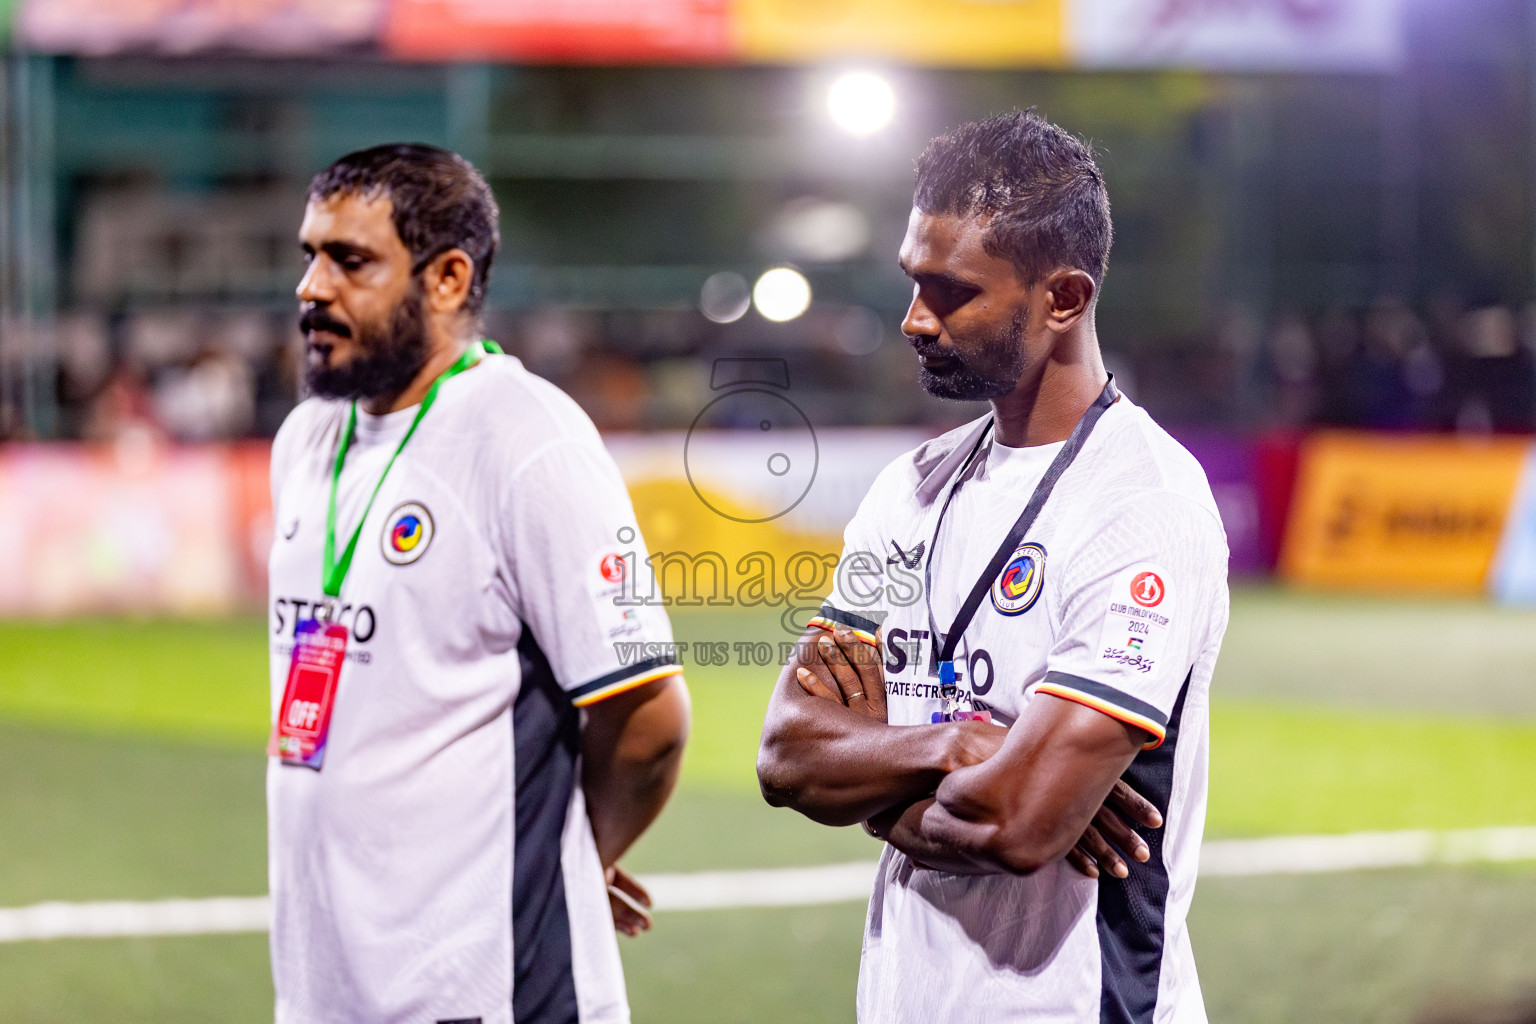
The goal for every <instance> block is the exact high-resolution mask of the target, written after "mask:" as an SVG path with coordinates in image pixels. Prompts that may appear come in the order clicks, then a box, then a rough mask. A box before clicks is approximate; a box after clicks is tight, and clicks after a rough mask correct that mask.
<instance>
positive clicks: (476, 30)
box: [384, 0, 736, 63]
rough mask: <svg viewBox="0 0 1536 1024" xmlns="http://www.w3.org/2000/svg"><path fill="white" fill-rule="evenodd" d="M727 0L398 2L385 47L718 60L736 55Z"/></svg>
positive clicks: (524, 56) (423, 54)
mask: <svg viewBox="0 0 1536 1024" xmlns="http://www.w3.org/2000/svg"><path fill="white" fill-rule="evenodd" d="M731 13H732V11H731V5H730V3H729V0H646V2H643V3H641V2H636V0H559V2H556V3H550V2H549V0H394V3H392V4H391V7H390V12H389V18H388V20H387V22H386V24H385V30H384V43H385V47H386V49H387V50H388V51H389V52H390V53H392V54H395V55H396V56H400V57H407V58H411V59H415V60H464V59H475V58H480V59H487V60H490V59H500V60H526V61H541V62H561V61H570V62H577V63H606V62H612V63H649V62H658V63H660V62H678V63H696V62H715V61H725V60H729V59H731V58H733V57H734V56H735V55H736V46H735V42H734V40H733V39H732V31H731V25H732V19H731Z"/></svg>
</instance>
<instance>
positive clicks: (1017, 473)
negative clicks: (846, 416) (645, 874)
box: [822, 397, 1228, 1024]
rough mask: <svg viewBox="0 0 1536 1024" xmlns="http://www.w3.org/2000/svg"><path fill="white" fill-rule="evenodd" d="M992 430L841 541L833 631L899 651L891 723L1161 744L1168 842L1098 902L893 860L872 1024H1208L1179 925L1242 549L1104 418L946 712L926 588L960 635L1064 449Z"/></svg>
mask: <svg viewBox="0 0 1536 1024" xmlns="http://www.w3.org/2000/svg"><path fill="white" fill-rule="evenodd" d="M985 422H986V421H985V420H978V421H976V422H974V423H972V424H969V425H967V426H965V427H962V428H959V429H957V430H955V431H952V432H950V433H949V434H946V435H944V436H942V437H939V438H936V439H934V440H933V441H930V442H928V443H927V444H925V445H923V446H921V447H919V448H918V449H917V450H916V451H914V452H912V453H910V454H909V455H906V456H903V457H902V458H900V459H898V460H896V461H895V462H894V463H892V464H891V465H890V466H888V467H887V468H886V469H885V470H884V471H883V472H882V473H881V475H880V477H879V479H878V480H877V481H876V483H875V484H874V485H873V487H872V488H871V489H870V491H869V494H868V495H867V496H866V498H865V500H864V502H863V505H862V506H861V507H860V509H859V512H858V514H857V515H856V517H855V518H854V520H853V521H852V522H851V523H850V524H849V526H848V529H847V533H846V538H845V540H846V548H845V551H844V555H843V561H842V563H841V564H840V566H839V572H838V576H837V580H836V585H835V589H834V592H833V594H832V595H831V597H830V598H829V599H828V602H827V605H826V606H825V607H824V608H823V610H822V621H823V622H836V621H840V622H843V623H846V624H849V625H851V626H854V627H855V628H856V629H858V630H860V631H861V632H863V633H864V634H866V635H870V634H873V632H874V630H875V629H876V628H877V627H879V628H880V629H881V630H882V631H883V654H884V658H885V673H886V697H887V703H888V707H889V716H890V721H891V723H892V724H894V725H917V724H921V723H928V722H931V721H933V720H934V715H935V714H936V713H937V714H943V713H945V712H954V711H957V710H958V711H964V712H972V711H976V712H980V711H985V712H987V713H988V714H989V715H990V716H991V718H992V720H993V721H994V722H995V723H998V724H1000V725H1011V724H1012V723H1013V722H1014V721H1015V720H1016V719H1017V718H1018V716H1019V715H1021V714H1022V713H1023V711H1024V708H1025V707H1026V705H1027V704H1028V703H1029V702H1030V701H1031V700H1039V699H1041V697H1040V695H1041V694H1049V695H1051V696H1052V697H1056V698H1061V699H1065V700H1071V701H1075V702H1077V703H1079V704H1083V705H1085V706H1087V707H1090V708H1094V709H1095V710H1097V711H1100V712H1102V713H1104V714H1106V715H1110V716H1112V717H1114V718H1117V719H1120V720H1121V721H1124V722H1128V723H1130V724H1132V725H1135V726H1136V727H1138V728H1139V729H1141V730H1143V731H1144V732H1145V733H1146V736H1147V742H1146V746H1145V748H1144V749H1143V751H1142V752H1141V754H1140V755H1138V756H1137V758H1136V760H1135V761H1134V763H1133V764H1132V765H1131V768H1130V770H1129V771H1128V772H1127V773H1126V776H1125V777H1126V779H1127V780H1128V781H1129V782H1130V784H1131V785H1132V786H1134V787H1135V788H1136V789H1137V790H1138V791H1139V792H1141V793H1142V794H1143V795H1145V796H1147V797H1148V798H1149V799H1151V800H1152V802H1153V803H1155V804H1156V805H1157V807H1158V809H1159V810H1160V811H1161V812H1162V814H1163V819H1164V822H1165V824H1164V826H1163V827H1162V828H1160V829H1153V830H1142V834H1143V836H1144V837H1145V838H1146V840H1147V843H1148V846H1149V847H1150V848H1151V854H1152V856H1151V860H1150V861H1149V862H1148V863H1146V864H1132V866H1131V869H1130V878H1129V879H1128V880H1125V881H1121V880H1119V879H1115V878H1111V877H1108V876H1104V877H1103V878H1101V879H1099V880H1096V881H1095V880H1090V879H1088V878H1086V877H1085V876H1083V875H1081V874H1079V873H1077V872H1076V871H1075V870H1074V869H1073V868H1071V867H1070V866H1069V865H1067V863H1066V862H1065V861H1058V862H1056V863H1054V864H1050V865H1048V866H1046V867H1045V868H1042V869H1041V870H1039V871H1037V872H1035V873H1034V874H1032V875H1029V876H1026V877H1017V876H1012V875H1004V874H995V875H970V876H968V875H955V874H949V873H946V872H942V871H933V870H929V869H926V868H922V867H919V866H917V865H916V864H914V863H913V862H912V861H911V860H909V859H908V858H907V857H906V856H905V855H903V854H901V853H900V852H898V851H897V850H895V849H894V848H893V847H890V846H887V847H886V849H885V852H884V855H883V856H882V858H881V862H880V870H879V873H878V876H877V879H876V882H875V888H874V894H873V896H872V898H871V900H870V907H869V917H868V922H867V927H866V931H865V938H864V952H863V960H862V965H861V969H860V975H859V993H858V1011H859V1020H860V1021H861V1022H863V1024H907V1022H910V1024H926V1022H931V1021H938V1020H942V1021H947V1022H951V1024H963V1022H982V1021H986V1022H989V1024H991V1022H1002V1021H1028V1022H1030V1024H1045V1022H1054V1024H1090V1022H1104V1024H1163V1022H1174V1021H1177V1022H1180V1024H1197V1022H1203V1021H1205V1019H1206V1018H1205V1010H1204V1005H1203V1002H1202V999H1201V995H1200V985H1199V981H1198V979H1197V977H1196V973H1195V964H1194V957H1193V954H1192V952H1191V948H1190V942H1189V935H1188V932H1187V930H1186V927H1185V920H1186V917H1187V914H1188V911H1189V905H1190V900H1191V897H1192V895H1193V892H1194V885H1195V874H1196V870H1197V868H1198V863H1199V848H1200V837H1201V833H1202V830H1203V828H1204V821H1205V804H1206V765H1207V721H1208V698H1209V692H1210V683H1211V673H1212V670H1213V669H1214V667H1215V664H1216V656H1217V653H1218V650H1219V648H1220V644H1221V637H1222V633H1223V632H1224V630H1225V628H1226V622H1227V584H1226V573H1227V557H1228V556H1227V546H1226V536H1225V533H1224V531H1223V529H1222V526H1221V520H1220V518H1219V517H1218V515H1217V511H1216V505H1215V502H1214V500H1213V499H1212V497H1211V491H1210V487H1209V485H1208V483H1207V481H1206V478H1205V474H1204V472H1203V471H1202V470H1201V468H1200V466H1199V464H1198V463H1197V462H1196V461H1195V460H1194V458H1193V457H1192V456H1190V454H1189V453H1188V452H1187V451H1185V450H1184V449H1183V448H1182V447H1181V446H1180V445H1179V444H1178V443H1177V442H1176V441H1174V440H1173V439H1172V438H1171V437H1169V436H1168V434H1167V433H1165V432H1164V431H1163V430H1162V429H1161V428H1159V427H1158V426H1157V424H1155V423H1154V422H1153V421H1152V419H1151V418H1150V417H1148V416H1147V414H1146V413H1145V412H1143V411H1142V410H1141V409H1139V408H1137V407H1136V406H1135V405H1133V404H1132V403H1131V402H1130V401H1129V400H1128V399H1125V398H1123V397H1122V398H1121V399H1120V400H1119V401H1118V402H1116V403H1115V404H1114V405H1112V406H1110V408H1109V409H1108V410H1106V411H1105V413H1104V415H1103V417H1102V419H1101V420H1100V421H1099V423H1098V425H1097V427H1096V429H1094V431H1093V432H1092V434H1090V435H1089V438H1088V440H1087V443H1086V444H1085V445H1084V446H1083V448H1082V450H1081V451H1080V452H1079V454H1078V455H1077V457H1076V459H1075V460H1074V461H1073V462H1072V464H1071V465H1070V467H1069V468H1068V469H1067V470H1066V472H1065V474H1064V475H1063V476H1062V477H1061V478H1060V480H1059V481H1058V482H1057V484H1056V486H1055V489H1054V491H1053V492H1052V494H1051V496H1050V499H1049V500H1048V501H1047V502H1046V504H1045V506H1044V509H1043V510H1042V512H1041V513H1040V515H1039V517H1038V519H1037V520H1036V521H1035V523H1034V525H1033V527H1032V528H1031V529H1030V530H1029V531H1028V532H1027V533H1026V535H1025V537H1024V538H1023V540H1022V542H1021V543H1020V544H1019V546H1018V547H1017V548H1016V549H1015V550H1014V552H1013V553H1012V555H1011V557H1010V559H1009V561H1008V563H1007V565H1006V566H1005V567H1004V569H1003V570H1002V571H1001V572H1000V573H999V574H998V576H997V577H996V578H994V579H992V580H991V581H990V582H989V591H988V595H987V599H986V600H984V601H983V602H982V604H981V608H980V610H979V611H978V612H977V613H976V615H975V617H974V618H973V619H972V620H971V623H970V625H969V627H968V628H967V629H966V630H965V632H964V634H963V636H962V639H961V640H960V641H959V643H958V646H957V651H956V654H955V658H954V662H955V665H956V668H957V680H956V683H957V686H956V691H957V692H956V693H955V694H954V699H953V700H951V701H948V702H946V700H945V696H944V695H943V694H942V693H941V690H940V680H939V678H938V675H937V670H936V665H935V663H934V661H935V659H934V639H933V637H932V635H931V634H932V632H933V629H934V627H933V626H931V625H930V618H929V612H928V609H927V603H926V601H925V599H924V594H923V579H924V575H925V572H926V573H927V574H928V575H929V576H931V580H932V588H931V590H932V593H931V595H930V596H931V601H932V621H933V622H934V623H936V624H937V629H938V630H947V629H948V628H949V627H950V624H951V623H952V622H953V621H954V619H955V616H956V614H957V612H958V611H959V609H960V606H961V603H962V602H963V601H964V599H965V597H966V595H967V594H968V593H969V592H970V590H971V588H972V586H973V584H975V583H976V581H977V579H978V577H979V575H980V574H981V573H982V572H983V571H984V570H985V568H986V567H987V565H988V563H989V561H990V559H991V557H992V556H993V554H994V553H995V552H996V550H997V547H998V545H999V544H1000V543H1001V542H1002V540H1003V538H1004V537H1005V536H1006V535H1007V533H1008V531H1009V528H1010V527H1011V526H1012V525H1013V523H1014V521H1015V520H1016V519H1017V518H1018V516H1019V513H1020V512H1021V511H1022V510H1023V508H1024V506H1025V503H1026V502H1027V501H1028V500H1029V498H1030V495H1031V494H1032V493H1033V492H1034V489H1035V487H1036V485H1037V484H1038V483H1039V481H1040V479H1041V478H1042V476H1043V475H1044V474H1045V472H1046V469H1047V467H1048V466H1049V465H1050V463H1051V461H1052V460H1053V459H1054V458H1055V456H1056V454H1057V453H1058V452H1059V451H1060V450H1061V448H1062V445H1061V444H1053V445H1043V446H1040V447H1035V448H1008V447H1004V446H1002V445H1000V444H998V443H997V442H996V441H995V440H992V439H991V438H990V435H988V436H987V438H986V439H983V436H982V434H983V428H984V426H985ZM978 442H980V448H979V450H978V451H977V455H976V457H975V459H974V460H973V461H972V462H971V464H970V466H969V468H968V469H965V470H964V471H963V473H962V467H963V466H964V463H965V458H966V456H967V455H968V454H969V453H971V452H972V451H973V449H976V446H977V444H978ZM962 476H963V479H962ZM957 483H959V484H960V486H959V489H958V491H956V492H955V497H954V499H953V501H952V503H951V504H950V507H949V510H948V512H947V513H946V514H944V515H943V517H942V523H941V522H940V521H939V520H940V515H939V512H940V509H941V508H942V507H943V505H944V501H945V498H946V496H947V495H948V493H949V491H950V489H951V488H952V487H954V486H955V485H956V484H957ZM930 562H931V563H932V564H931V566H930V564H929V563H930Z"/></svg>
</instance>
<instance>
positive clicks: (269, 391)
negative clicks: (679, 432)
mask: <svg viewBox="0 0 1536 1024" xmlns="http://www.w3.org/2000/svg"><path fill="white" fill-rule="evenodd" d="M1109 283H1110V286H1111V287H1112V286H1113V276H1111V279H1110V282H1109ZM882 313H883V315H882ZM899 315H900V314H899V313H898V312H894V311H890V310H886V311H881V312H877V311H874V310H870V309H867V308H866V307H860V306H853V307H844V308H840V309H836V310H831V311H827V310H814V311H812V312H810V313H808V314H807V315H805V316H804V317H802V318H800V319H799V320H797V321H795V322H794V323H793V324H790V325H769V324H767V323H764V324H762V325H761V326H757V327H756V329H755V330H754V329H753V328H754V326H756V325H752V324H745V325H742V326H741V327H740V328H739V329H737V330H733V329H732V328H733V327H735V326H736V325H719V324H714V323H711V322H710V321H709V320H708V319H707V318H706V317H705V316H704V315H703V314H701V313H699V312H697V311H691V310H677V311H650V312H644V313H629V314H624V313H615V312H594V311H582V310H569V309H561V308H558V307H550V308H546V309H535V310H529V311H526V312H524V313H520V314H510V313H505V312H493V313H492V314H491V315H490V317H489V318H488V323H487V333H488V334H489V335H491V336H493V337H495V338H497V339H499V340H500V341H501V342H502V343H503V344H504V345H505V346H506V347H507V349H508V351H510V352H512V353H514V354H516V355H519V356H521V357H522V358H523V360H524V361H525V362H526V363H527V364H528V365H529V366H530V367H531V368H532V369H534V370H535V371H536V372H538V373H540V374H542V375H544V376H546V377H548V378H550V379H551V380H553V381H555V382H556V383H557V384H559V385H560V386H561V387H562V388H564V389H565V390H566V391H568V392H569V393H570V394H572V395H573V396H575V398H576V399H577V401H578V402H580V403H581V404H582V406H583V407H584V408H585V409H586V410H587V412H588V413H589V414H590V415H591V416H592V417H593V419H594V420H595V421H596V422H597V424H598V426H599V427H600V428H602V429H605V430H641V429H684V428H686V427H687V426H688V425H689V424H690V422H691V421H692V420H693V418H694V416H696V415H697V414H698V412H699V410H701V409H702V408H703V407H704V406H705V405H706V404H708V402H709V400H710V397H711V393H710V389H709V388H710V379H709V359H710V357H711V356H714V355H726V354H730V355H741V354H758V355H774V356H779V357H783V358H785V359H786V360H787V361H788V363H789V365H790V378H791V387H792V390H793V393H794V395H795V396H796V399H797V404H800V405H801V406H802V408H805V409H806V410H807V414H808V415H811V416H812V419H813V422H815V423H817V424H822V425H861V424H868V423H880V424H891V423H896V424H932V425H934V426H939V425H944V424H947V423H950V422H955V421H958V420H960V419H962V418H964V417H967V416H970V415H974V414H976V409H975V408H974V407H972V406H959V405H946V404H942V403H937V402H931V401H928V400H925V399H924V398H923V397H922V396H921V395H920V393H919V392H918V389H917V388H916V386H915V364H914V360H913V358H912V355H911V353H910V351H909V350H908V348H907V346H906V345H905V343H904V339H903V337H902V335H901V333H900V330H899V326H898V324H897V319H898V317H899ZM294 320H295V317H294V316H293V315H291V314H284V313H276V312H272V311H267V310H263V309H260V308H253V309H245V310H222V311H204V310H198V309H193V310H189V311H162V312H153V313H133V314H119V315H115V316H108V315H102V314H99V313H85V312H80V313H73V314H70V315H68V316H65V317H63V318H61V319H60V320H59V321H58V322H57V324H56V325H55V330H56V331H57V333H58V344H59V352H60V357H61V360H60V366H59V375H58V389H59V390H58V402H59V414H60V425H61V430H60V435H61V436H63V437H69V438H79V439H84V440H92V441H103V440H112V439H115V438H119V437H121V436H123V435H124V434H128V433H135V432H140V433H147V434H150V435H152V436H155V437H159V438H165V439H175V440H179V441H209V440H227V439H236V438H245V437H269V436H271V435H272V434H273V433H274V432H275V431H276V429H277V427H278V426H279V425H280V424H281V422H282V420H283V417H284V416H285V415H286V413H287V411H288V410H289V409H290V408H291V407H292V405H293V403H294V401H295V400H296V396H297V395H298V393H299V389H300V384H299V378H300V376H301V374H300V370H299V367H300V362H299V361H300V358H301V341H300V338H299V336H298V333H297V329H296V328H295V327H294ZM615 338H617V339H622V344H619V343H615V342H614V341H613V340H611V339H615ZM1104 341H1105V345H1106V349H1107V351H1108V359H1109V362H1110V366H1111V368H1112V369H1113V370H1114V371H1115V373H1116V374H1117V376H1118V377H1119V379H1120V380H1121V381H1122V383H1123V385H1124V386H1125V388H1126V390H1127V391H1128V393H1129V394H1131V395H1132V397H1133V398H1134V399H1135V400H1137V401H1138V402H1140V403H1141V404H1142V405H1144V406H1146V407H1147V408H1148V409H1149V410H1151V411H1152V413H1153V414H1154V415H1155V416H1157V417H1158V418H1159V419H1161V420H1163V421H1165V422H1168V423H1170V424H1172V425H1175V426H1202V427H1218V428H1226V429H1229V430H1234V431H1241V432H1245V433H1246V432H1255V431H1263V430H1268V429H1275V428H1305V427H1315V426H1332V427H1355V428H1370V429H1378V430H1430V431H1457V432H1461V433H1473V434H1477V433H1490V432H1520V431H1532V430H1536V307H1526V308H1524V309H1516V308H1511V307H1508V306H1503V305H1497V304H1489V305H1478V304H1477V303H1474V302H1471V301H1469V300H1467V299H1466V298H1464V297H1462V296H1458V295H1454V294H1449V293H1447V294H1444V295H1440V296H1436V297H1435V299H1434V300H1433V301H1432V302H1431V303H1429V304H1428V305H1427V306H1425V307H1422V308H1414V307H1411V306H1409V305H1406V304H1404V303H1402V302H1400V301H1395V300H1391V299H1383V300H1381V301H1380V302H1378V303H1376V304H1374V305H1372V306H1370V307H1368V308H1365V309H1356V308H1339V309H1330V310H1324V311H1320V312H1311V313H1302V312H1289V313H1285V314H1282V315H1280V316H1278V317H1277V318H1276V319H1275V320H1274V322H1272V323H1268V324H1260V323H1258V322H1256V321H1255V320H1253V319H1252V318H1249V317H1245V316H1243V315H1242V314H1241V312H1233V313H1231V314H1230V315H1229V316H1228V317H1227V318H1226V319H1225V320H1224V322H1223V323H1221V325H1220V326H1219V328H1218V330H1217V331H1216V332H1215V334H1214V335H1213V336H1211V337H1193V338H1166V339H1156V340H1154V341H1152V342H1150V343H1143V344H1141V345H1139V346H1137V348H1136V349H1135V350H1132V351H1125V350H1123V349H1121V348H1118V347H1117V346H1116V339H1115V338H1114V337H1113V336H1110V337H1106V338H1105V339H1104Z"/></svg>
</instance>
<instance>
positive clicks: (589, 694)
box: [570, 657, 683, 708]
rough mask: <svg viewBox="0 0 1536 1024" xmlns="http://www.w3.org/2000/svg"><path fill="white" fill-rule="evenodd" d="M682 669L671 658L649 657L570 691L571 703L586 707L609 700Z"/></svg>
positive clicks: (675, 673)
mask: <svg viewBox="0 0 1536 1024" xmlns="http://www.w3.org/2000/svg"><path fill="white" fill-rule="evenodd" d="M682 670H683V666H681V665H679V664H678V663H677V662H676V661H674V660H673V659H671V658H668V657H660V658H648V659H646V660H645V661H640V662H636V663H635V664H633V665H625V666H624V667H623V668H621V669H618V670H617V671H614V672H609V673H608V674H607V675H602V676H598V677H597V678H596V679H593V680H592V681H591V682H587V683H582V684H581V685H580V686H578V687H576V689H574V690H572V691H570V697H571V703H572V704H574V705H576V706H577V707H579V708H584V707H587V706H588V705H590V704H596V703H597V702H598V701H601V700H607V699H608V698H609V697H616V696H618V695H619V694H621V693H623V692H625V691H626V690H633V689H634V688H635V687H637V686H644V685H645V684H646V683H654V682H655V681H656V680H658V679H665V678H666V677H667V676H673V675H677V674H678V673H679V672H681V671H682Z"/></svg>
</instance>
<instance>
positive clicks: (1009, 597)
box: [992, 544, 1045, 615]
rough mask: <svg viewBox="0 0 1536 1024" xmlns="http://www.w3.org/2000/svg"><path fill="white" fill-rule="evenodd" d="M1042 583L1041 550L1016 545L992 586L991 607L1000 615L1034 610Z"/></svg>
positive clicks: (1032, 546) (1042, 560)
mask: <svg viewBox="0 0 1536 1024" xmlns="http://www.w3.org/2000/svg"><path fill="white" fill-rule="evenodd" d="M1044 580H1045V548H1043V547H1041V546H1040V545H1039V544H1020V545H1019V547H1018V550H1016V551H1015V552H1014V553H1013V557H1012V558H1010V559H1008V564H1007V565H1005V566H1003V571H1002V572H1000V573H998V576H997V579H996V580H995V581H994V582H993V584H992V607H994V608H996V609H997V610H998V611H1000V612H1002V613H1003V614H1004V615H1023V614H1024V613H1025V612H1027V611H1029V610H1030V608H1032V607H1034V604H1035V601H1036V600H1037V599H1038V598H1039V597H1040V585H1041V583H1043V582H1044Z"/></svg>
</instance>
